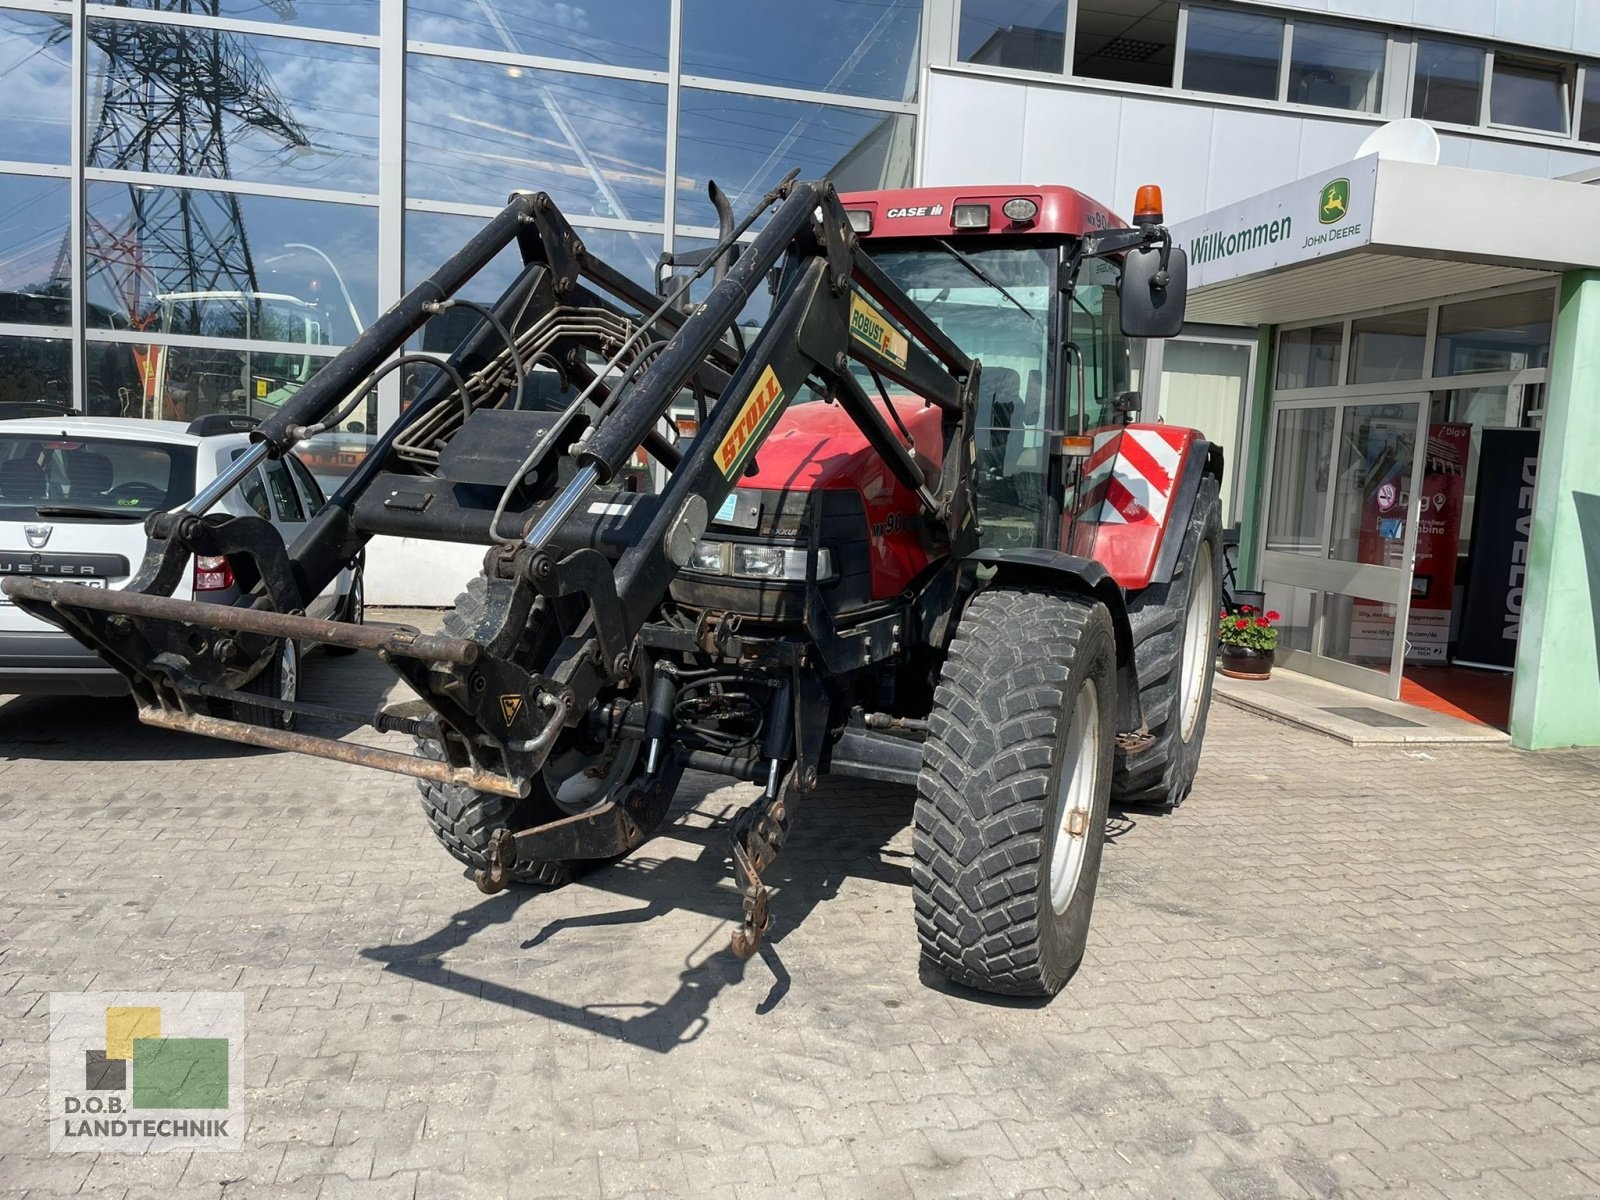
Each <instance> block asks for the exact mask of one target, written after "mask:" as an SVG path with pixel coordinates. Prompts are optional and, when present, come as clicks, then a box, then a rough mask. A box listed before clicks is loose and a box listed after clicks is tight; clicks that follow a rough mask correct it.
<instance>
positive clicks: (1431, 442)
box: [1406, 422, 1472, 663]
mask: <svg viewBox="0 0 1600 1200" xmlns="http://www.w3.org/2000/svg"><path fill="white" fill-rule="evenodd" d="M1471 446H1472V426H1471V425H1469V424H1460V423H1454V422H1452V423H1449V424H1444V423H1441V424H1438V425H1430V426H1429V427H1428V453H1427V460H1426V466H1425V467H1424V469H1423V473H1422V505H1421V508H1420V510H1419V511H1418V514H1417V557H1416V565H1415V567H1414V568H1413V569H1412V575H1411V616H1410V619H1409V621H1408V622H1407V624H1406V661H1407V662H1411V663H1443V662H1445V661H1446V659H1447V657H1448V653H1447V652H1448V649H1449V644H1450V610H1451V608H1452V606H1453V605H1454V601H1455V589H1456V551H1457V547H1458V544H1459V542H1460V538H1461V510H1462V502H1463V501H1464V500H1465V498H1466V484H1467V452H1468V450H1470V449H1471Z"/></svg>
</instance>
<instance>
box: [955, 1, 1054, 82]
mask: <svg viewBox="0 0 1600 1200" xmlns="http://www.w3.org/2000/svg"><path fill="white" fill-rule="evenodd" d="M1066 46H1067V0H961V32H960V42H959V45H958V48H957V50H956V57H957V58H959V59H960V60H961V61H962V62H970V63H982V64H983V65H985V66H989V67H1010V68H1012V69H1013V70H1017V71H1053V72H1056V73H1060V71H1061V70H1062V68H1063V67H1064V66H1065V65H1066Z"/></svg>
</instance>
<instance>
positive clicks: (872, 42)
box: [0, 0, 924, 431]
mask: <svg viewBox="0 0 1600 1200" xmlns="http://www.w3.org/2000/svg"><path fill="white" fill-rule="evenodd" d="M923 11H924V4H923V0H878V2H875V3H873V4H860V3H857V2H856V0H817V2H816V3H813V4H809V5H796V4H792V3H783V2H780V0H738V2H735V0H606V3H605V4H604V5H599V4H594V3H590V4H587V5H585V4H580V3H570V2H566V0H562V2H557V0H473V2H471V3H467V4H458V3H453V2H450V0H360V2H357V0H295V3H293V4H284V3H277V2H274V0H117V2H116V3H114V4H113V3H108V4H93V5H89V6H83V5H76V4H71V3H67V2H66V0H0V86H3V87H4V89H5V94H6V96H7V98H8V103H7V104H5V105H3V106H0V380H3V382H0V393H3V395H0V399H7V400H30V399H31V400H53V401H56V402H58V403H62V402H70V403H73V404H75V405H77V406H78V407H79V408H81V409H83V410H84V411H87V412H91V413H96V414H104V415H112V414H116V415H126V416H159V417H166V418H176V419H184V420H187V419H190V418H192V417H193V416H195V415H199V414H201V413H205V412H215V411H223V412H251V413H255V414H257V415H260V414H261V413H262V412H263V411H264V410H266V409H270V408H272V407H274V406H276V405H278V404H281V403H283V401H284V400H286V399H287V398H288V397H290V396H292V395H293V394H294V392H295V391H296V390H297V389H298V388H299V387H300V386H301V385H303V384H304V382H305V381H306V380H307V379H309V378H310V377H311V375H312V374H314V373H315V371H316V370H317V369H319V368H320V367H321V366H322V365H324V364H325V363H326V362H327V361H328V360H329V359H330V358H331V357H332V356H333V355H334V354H335V353H337V351H338V350H339V348H340V347H341V346H343V345H345V344H347V343H348V342H349V341H350V340H351V339H353V338H354V337H355V336H356V335H357V334H359V333H360V332H361V331H362V330H363V329H364V328H365V327H366V326H367V325H369V324H370V323H371V322H372V321H373V320H374V319H375V318H376V317H377V316H378V314H380V313H381V312H382V311H383V310H384V309H385V308H387V307H388V306H389V305H391V304H393V303H394V302H395V301H396V300H398V299H399V297H400V295H401V294H402V292H403V289H404V288H406V287H408V286H410V285H411V284H413V283H415V282H416V281H418V280H419V279H421V278H423V277H424V276H425V275H426V274H428V273H429V272H431V271H432V270H433V269H434V268H435V267H437V266H438V264H439V263H440V262H442V261H443V260H444V259H445V258H446V257H448V256H449V255H450V254H451V253H453V252H454V251H455V250H456V249H457V248H458V247H459V246H460V245H461V244H462V243H463V242H465V241H466V240H467V239H468V238H469V237H470V236H471V235H472V233H474V232H475V231H476V229H478V228H479V227H481V225H482V223H483V222H484V221H485V220H486V219H487V218H489V217H490V216H492V215H493V214H494V213H495V212H497V211H498V210H499V209H500V207H501V206H502V205H503V204H504V203H505V201H506V199H507V197H508V195H509V194H510V193H511V192H513V191H524V190H526V191H545V192H549V193H550V194H551V195H552V196H554V197H555V199H556V201H557V203H558V204H559V205H560V206H561V208H562V211H563V212H564V213H565V214H566V216H567V218H568V219H569V220H570V221H571V222H572V223H573V224H574V225H575V226H576V227H577V228H578V230H579V232H580V234H581V236H582V237H583V239H584V241H585V243H586V244H588V245H589V246H590V247H592V248H594V249H596V250H597V251H598V252H599V253H600V254H601V255H602V256H604V257H605V258H606V259H607V260H608V261H610V262H611V263H612V264H613V265H614V266H616V267H617V268H618V269H619V270H621V271H622V272H624V273H625V274H627V275H629V276H630V277H632V278H634V279H635V280H637V281H638V282H639V283H641V284H642V285H645V286H647V287H653V286H654V281H655V277H656V268H657V263H658V260H659V258H660V256H661V255H662V253H663V252H664V251H668V252H670V251H673V250H675V249H679V250H688V249H693V248H696V247H699V246H702V245H704V244H705V240H706V238H707V237H708V236H709V235H711V234H712V233H714V230H715V226H716V214H715V211H714V210H713V209H712V207H711V205H710V203H709V201H708V200H707V198H706V186H707V184H708V183H709V182H710V181H711V180H715V181H716V182H717V183H718V184H720V185H721V186H722V187H723V188H724V189H725V190H726V191H727V192H728V193H729V194H730V195H731V196H732V197H733V198H734V200H735V205H736V207H740V206H744V205H748V204H749V203H750V202H751V201H752V200H753V199H755V198H758V197H759V196H760V195H761V194H763V193H764V192H765V191H767V190H768V189H769V188H771V187H772V186H773V184H775V183H776V182H777V181H778V180H779V179H780V178H782V177H783V176H784V175H785V174H786V173H787V172H788V171H789V170H791V169H792V168H794V167H799V168H800V169H801V171H802V174H804V175H807V176H817V175H823V174H826V175H830V176H832V177H833V178H834V179H835V180H836V181H838V183H839V184H840V186H841V187H842V188H874V187H885V186H907V185H909V184H910V183H911V170H912V158H913V145H914V139H915V133H916V119H917V81H918V78H919V72H920V69H921V65H922V64H921V58H920V54H921V41H922V33H923V29H922V22H923ZM75 63H81V67H79V68H77V69H78V70H80V71H81V77H79V78H74V74H73V72H74V69H75V67H74V64H75ZM519 265H520V264H519V260H518V258H517V256H516V252H515V250H514V249H513V250H510V251H508V252H507V253H505V254H503V255H502V256H501V258H500V259H499V260H498V261H497V262H496V263H495V264H494V265H493V266H492V267H491V268H490V270H489V271H488V272H486V273H485V275H484V277H483V278H482V280H481V281H480V282H479V284H478V286H477V288H476V290H474V291H470V294H469V298H471V299H475V300H480V301H490V300H493V299H495V298H496V297H497V296H498V295H499V293H500V292H501V291H502V290H503V289H504V288H505V286H506V285H507V284H508V283H509V282H510V281H511V279H512V278H513V277H514V276H515V274H516V272H517V270H518V268H519ZM460 332H461V328H460V322H459V321H457V322H454V323H453V324H452V323H451V322H447V321H446V320H445V319H444V318H440V319H438V320H436V321H434V322H433V323H431V324H430V326H429V327H428V328H427V329H425V330H424V331H423V332H422V333H421V334H420V335H419V336H418V337H417V338H416V339H415V343H414V344H415V345H416V346H417V347H421V348H426V349H428V350H431V351H443V350H448V349H450V348H451V344H452V339H453V338H459V335H460ZM392 380H393V381H392V382H390V383H386V384H385V385H384V389H385V390H384V393H383V395H384V399H383V400H382V407H381V409H379V410H376V411H369V412H367V413H366V414H363V415H362V417H361V420H362V423H363V424H367V425H368V428H369V431H370V423H372V422H375V421H378V420H379V419H380V414H386V415H387V416H388V417H389V418H392V417H393V415H394V414H395V413H396V412H398V411H399V405H400V403H401V402H402V401H403V398H404V395H405V390H406V388H407V387H408V386H411V385H412V384H414V383H415V380H414V379H413V378H410V377H408V378H406V379H404V380H403V379H401V378H400V377H399V376H395V377H392Z"/></svg>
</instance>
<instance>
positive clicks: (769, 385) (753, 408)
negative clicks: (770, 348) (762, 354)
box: [716, 364, 783, 479]
mask: <svg viewBox="0 0 1600 1200" xmlns="http://www.w3.org/2000/svg"><path fill="white" fill-rule="evenodd" d="M782 402H783V389H782V388H780V387H779V386H778V377H777V376H776V375H775V374H773V371H772V366H771V364H768V366H767V367H766V368H765V369H764V370H763V371H762V372H761V377H760V378H759V379H757V380H756V386H755V387H754V388H752V389H751V391H750V395H749V397H748V398H747V399H746V400H745V402H744V407H743V408H741V409H740V410H739V415H738V416H736V417H734V419H733V428H731V429H729V430H728V436H727V437H725V438H723V439H722V444H721V445H720V446H718V447H717V455H716V457H717V466H718V467H720V468H721V469H722V473H723V475H725V476H727V477H728V478H729V479H733V478H734V477H735V476H737V475H738V474H739V472H740V470H742V469H743V467H744V460H745V457H746V455H745V451H746V449H748V448H749V447H750V445H751V444H752V443H753V442H754V441H755V437H756V434H757V433H758V432H759V431H760V430H761V429H762V428H763V427H765V425H766V423H767V421H768V419H769V418H770V417H772V416H773V415H775V414H776V413H777V411H778V409H779V408H780V407H781V405H782Z"/></svg>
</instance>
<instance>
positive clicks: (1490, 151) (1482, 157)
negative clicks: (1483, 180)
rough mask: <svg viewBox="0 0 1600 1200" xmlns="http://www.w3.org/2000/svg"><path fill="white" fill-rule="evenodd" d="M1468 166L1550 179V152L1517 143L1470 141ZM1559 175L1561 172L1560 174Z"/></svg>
mask: <svg viewBox="0 0 1600 1200" xmlns="http://www.w3.org/2000/svg"><path fill="white" fill-rule="evenodd" d="M1470 146H1471V149H1470V150H1469V151H1468V153H1467V166H1469V167H1471V168H1472V169H1473V170H1475V171H1505V172H1507V173H1508V174H1511V175H1540V176H1543V177H1545V178H1549V176H1550V174H1551V172H1550V151H1549V149H1547V148H1546V147H1544V146H1528V145H1523V144H1519V143H1517V142H1486V141H1481V140H1478V141H1470ZM1558 173H1559V172H1558Z"/></svg>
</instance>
